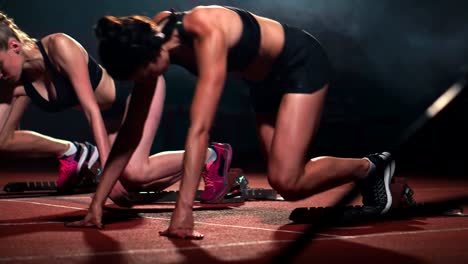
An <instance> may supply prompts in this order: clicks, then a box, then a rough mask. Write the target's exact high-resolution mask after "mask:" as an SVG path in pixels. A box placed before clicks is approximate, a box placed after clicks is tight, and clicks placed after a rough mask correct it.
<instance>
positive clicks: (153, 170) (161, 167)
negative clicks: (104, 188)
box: [110, 79, 184, 201]
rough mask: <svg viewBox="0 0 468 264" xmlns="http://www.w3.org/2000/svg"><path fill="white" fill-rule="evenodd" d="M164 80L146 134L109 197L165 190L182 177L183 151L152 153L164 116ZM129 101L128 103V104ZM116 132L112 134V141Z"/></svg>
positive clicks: (116, 197)
mask: <svg viewBox="0 0 468 264" xmlns="http://www.w3.org/2000/svg"><path fill="white" fill-rule="evenodd" d="M164 96H165V85H164V81H161V79H160V81H158V87H157V88H156V92H155V95H154V96H153V99H152V102H151V106H150V110H149V114H148V118H147V121H146V123H145V125H144V130H143V135H142V138H141V141H140V142H139V144H138V146H137V148H136V150H135V152H134V153H133V155H132V157H131V158H130V161H129V163H128V165H127V167H126V168H125V170H124V172H123V174H122V175H121V178H120V180H119V182H118V183H117V184H116V186H115V187H114V189H113V190H112V192H111V194H110V197H111V198H112V199H113V200H114V201H116V200H119V198H121V197H120V196H121V195H125V189H127V190H163V189H165V188H166V187H168V186H170V185H172V184H174V183H175V182H177V181H178V180H179V179H180V178H181V176H182V166H183V157H184V151H165V152H160V153H157V154H154V155H152V156H149V154H150V151H151V145H152V143H153V140H154V137H155V135H156V132H157V129H158V126H159V122H160V119H161V115H162V110H163V105H164ZM128 101H129V100H127V104H128ZM113 138H115V135H110V140H111V142H112V141H113V140H112V139H113Z"/></svg>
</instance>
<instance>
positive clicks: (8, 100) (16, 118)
mask: <svg viewBox="0 0 468 264" xmlns="http://www.w3.org/2000/svg"><path fill="white" fill-rule="evenodd" d="M29 102H30V100H29V98H28V97H27V96H14V97H11V96H1V98H0V149H1V150H7V151H9V150H12V151H14V149H11V148H12V147H15V149H17V148H18V147H19V149H23V148H24V147H22V146H21V142H14V143H13V142H11V140H12V138H13V137H14V133H15V130H16V129H18V126H19V122H20V120H21V117H22V116H23V113H24V111H25V110H26V108H27V106H28V105H29ZM18 145H20V146H18ZM27 147H28V148H29V147H30V145H28V146H27Z"/></svg>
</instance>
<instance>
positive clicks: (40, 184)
mask: <svg viewBox="0 0 468 264" xmlns="http://www.w3.org/2000/svg"><path fill="white" fill-rule="evenodd" d="M81 173H82V174H83V175H82V180H81V182H80V183H79V184H78V185H77V187H76V188H75V189H74V190H71V191H69V192H70V193H71V192H73V191H83V190H87V191H91V192H92V191H94V190H95V188H96V186H97V183H98V181H99V177H100V175H101V171H100V170H99V169H97V170H94V171H93V170H88V169H85V170H83V171H82V172H81ZM229 173H230V174H231V175H232V174H235V176H234V177H235V181H234V183H233V185H232V187H231V189H230V191H229V192H228V193H227V194H226V195H225V196H224V197H223V199H222V200H221V201H219V202H218V203H242V202H245V201H253V200H257V201H258V200H263V201H265V200H267V201H282V200H283V199H282V198H281V197H279V196H278V194H277V192H276V191H275V190H272V189H261V188H250V187H249V182H248V180H247V178H246V177H245V176H244V175H243V171H242V169H239V168H232V169H230V170H229ZM3 191H5V192H8V193H22V192H40V193H44V192H47V193H49V192H57V191H58V190H57V184H56V182H54V181H37V182H10V183H8V184H6V185H5V186H4V187H3ZM201 193H202V191H198V192H197V194H196V198H195V200H197V201H200V195H201ZM178 194H179V192H178V191H140V192H130V193H129V196H128V199H129V200H130V201H131V202H132V203H133V204H157V203H173V202H175V201H176V200H177V195H178Z"/></svg>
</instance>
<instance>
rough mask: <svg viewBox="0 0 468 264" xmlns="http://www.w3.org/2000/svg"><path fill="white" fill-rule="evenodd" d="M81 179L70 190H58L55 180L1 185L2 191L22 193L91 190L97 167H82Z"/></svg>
mask: <svg viewBox="0 0 468 264" xmlns="http://www.w3.org/2000/svg"><path fill="white" fill-rule="evenodd" d="M80 174H81V181H80V182H79V183H78V184H77V185H76V186H75V188H73V189H72V190H66V191H62V190H58V189H57V183H56V182H55V181H35V182H9V183H7V184H6V185H5V186H4V187H3V191H4V192H7V193H22V192H40V193H43V192H63V193H73V192H83V191H89V192H92V191H94V190H95V189H96V186H97V184H98V181H99V177H100V175H101V170H100V169H99V168H91V169H88V168H83V169H82V171H81V172H80Z"/></svg>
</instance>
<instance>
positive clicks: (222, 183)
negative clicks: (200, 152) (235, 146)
mask: <svg viewBox="0 0 468 264" xmlns="http://www.w3.org/2000/svg"><path fill="white" fill-rule="evenodd" d="M210 148H212V149H213V150H214V151H215V152H216V155H217V158H216V160H215V161H214V162H213V163H212V164H211V165H208V166H209V168H208V169H206V168H205V170H203V180H204V181H205V190H204V191H203V192H202V194H201V196H200V200H201V202H203V203H218V202H220V201H221V200H222V199H223V198H224V196H225V195H226V194H227V193H228V192H229V190H230V189H231V186H232V184H233V183H234V180H235V177H232V179H231V178H229V168H230V166H231V159H232V148H231V145H229V144H223V143H215V142H213V143H211V144H210ZM208 166H207V167H208Z"/></svg>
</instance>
